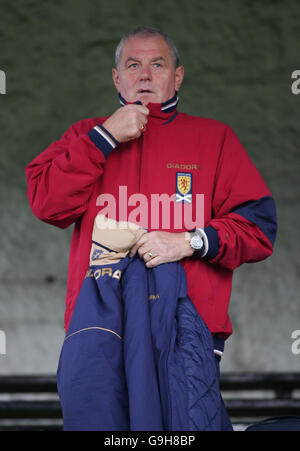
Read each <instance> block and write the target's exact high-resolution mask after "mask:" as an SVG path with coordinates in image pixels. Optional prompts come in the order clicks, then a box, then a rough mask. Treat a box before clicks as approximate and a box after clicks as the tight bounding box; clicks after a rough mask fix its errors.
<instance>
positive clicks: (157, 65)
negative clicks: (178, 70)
mask: <svg viewBox="0 0 300 451" xmlns="http://www.w3.org/2000/svg"><path fill="white" fill-rule="evenodd" d="M154 67H155V68H156V69H158V68H160V67H162V65H161V64H160V63H154Z"/></svg>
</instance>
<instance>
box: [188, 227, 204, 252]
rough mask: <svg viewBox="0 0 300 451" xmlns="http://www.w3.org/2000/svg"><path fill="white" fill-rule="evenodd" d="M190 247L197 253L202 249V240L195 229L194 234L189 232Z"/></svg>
mask: <svg viewBox="0 0 300 451" xmlns="http://www.w3.org/2000/svg"><path fill="white" fill-rule="evenodd" d="M190 246H191V247H192V248H193V249H194V250H195V251H199V250H200V249H202V247H203V239H202V237H201V234H200V232H199V230H197V229H196V230H195V231H194V232H190Z"/></svg>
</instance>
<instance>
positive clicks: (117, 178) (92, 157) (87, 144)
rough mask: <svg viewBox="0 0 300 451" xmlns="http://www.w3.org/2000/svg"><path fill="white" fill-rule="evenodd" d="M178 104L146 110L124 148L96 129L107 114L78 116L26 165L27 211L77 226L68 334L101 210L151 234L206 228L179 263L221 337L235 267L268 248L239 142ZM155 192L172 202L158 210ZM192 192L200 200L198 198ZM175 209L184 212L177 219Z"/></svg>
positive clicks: (260, 188)
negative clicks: (199, 248) (201, 252)
mask: <svg viewBox="0 0 300 451" xmlns="http://www.w3.org/2000/svg"><path fill="white" fill-rule="evenodd" d="M120 99H121V103H122V102H123V103H126V101H125V100H124V99H122V98H121V96H120ZM177 103H178V98H177V95H175V96H174V98H172V99H170V100H169V101H168V102H164V103H163V104H148V105H147V107H148V108H149V110H150V114H149V116H148V123H147V128H146V131H145V132H144V133H143V134H142V136H141V137H140V138H138V139H135V140H132V141H129V142H127V143H122V144H118V143H117V142H116V141H115V139H114V137H112V136H111V135H110V134H109V133H108V132H107V131H106V130H105V128H102V126H101V124H102V123H103V122H104V121H105V120H106V117H105V118H94V119H84V120H81V121H79V122H77V123H75V124H74V125H72V126H71V127H70V128H69V129H68V130H67V131H66V132H65V133H64V134H63V136H62V137H61V138H60V139H59V140H58V141H56V142H54V143H52V144H51V145H50V146H49V147H48V148H47V149H46V150H44V151H43V152H42V153H41V154H40V155H38V156H37V157H36V158H35V159H34V160H33V161H32V162H31V163H30V164H29V165H28V166H27V168H26V176H27V181H28V191H27V194H28V199H29V202H30V206H31V209H32V211H33V213H34V214H35V215H36V216H37V217H38V218H39V219H41V220H42V221H45V222H47V223H49V224H52V225H55V226H57V227H61V228H66V227H68V226H70V225H71V224H74V225H75V226H74V231H73V236H72V242H71V250H70V256H69V270H68V284H67V294H66V313H65V328H66V330H67V328H68V325H69V322H70V318H71V315H72V311H73V308H74V305H75V302H76V299H77V296H78V293H79V291H80V287H81V284H82V282H83V279H84V277H85V274H86V271H87V269H88V265H89V254H90V249H91V237H92V228H93V223H94V219H95V216H96V214H97V213H98V212H99V211H100V210H102V211H103V212H104V210H103V209H105V212H106V213H107V215H108V216H115V217H114V219H116V220H122V219H125V220H127V219H128V220H129V221H133V220H135V221H136V222H138V223H139V225H143V226H145V227H146V228H148V230H149V231H152V230H155V229H156V230H166V231H169V232H182V231H184V230H186V229H191V228H193V227H189V224H190V222H191V221H190V220H189V221H188V220H187V221H185V218H186V217H188V218H192V219H193V220H194V223H195V224H194V225H195V226H197V227H204V231H205V233H206V236H207V239H208V243H209V248H208V252H207V254H206V255H205V257H202V258H201V256H200V257H199V256H198V257H192V258H185V259H183V260H182V261H181V263H182V265H183V267H184V269H185V273H186V276H187V282H188V294H189V296H190V298H191V299H192V301H193V302H194V304H195V306H196V308H197V310H198V312H199V314H200V315H201V316H202V318H203V319H204V321H205V322H206V324H207V326H208V327H209V329H210V331H211V332H212V333H213V334H215V335H220V336H222V337H224V338H227V337H228V336H229V335H230V334H231V333H232V326H231V322H230V319H229V316H228V305H229V300H230V295H231V287H232V274H233V270H234V269H235V268H236V267H238V266H239V265H241V264H242V263H244V262H255V261H260V260H263V259H265V258H266V257H268V256H269V255H271V253H272V251H273V244H274V240H275V236H276V210H275V204H274V201H273V199H272V196H271V194H270V192H269V190H268V188H267V186H266V184H265V182H264V181H263V179H262V177H261V176H260V174H259V172H258V171H257V169H256V168H255V166H254V165H253V163H252V162H251V160H250V158H249V157H248V155H247V153H246V151H245V150H244V148H243V146H242V145H241V143H240V141H239V140H238V138H237V137H236V135H235V134H234V133H233V131H232V130H231V128H230V127H228V126H227V125H225V124H222V123H220V122H218V121H215V120H212V119H205V118H201V117H196V116H191V115H187V114H184V113H180V112H178V111H177ZM120 187H122V188H121V190H123V191H122V193H121V191H120ZM120 193H121V197H122V199H121V205H119V197H120ZM153 194H159V195H161V194H163V196H162V197H161V199H163V197H165V198H166V199H171V200H172V202H171V203H169V204H168V203H164V202H162V204H161V205H162V206H161V208H160V210H159V211H158V208H157V205H158V204H157V203H156V204H155V207H154V208H153V205H154V201H153ZM197 194H198V196H199V195H200V194H201V195H202V196H199V198H197V199H196V197H197ZM151 195H152V197H151ZM112 196H114V197H112ZM126 196H127V198H126ZM171 196H172V197H171ZM154 198H155V201H157V196H156V197H155V196H154ZM126 199H128V200H127V203H126ZM201 199H202V200H201ZM105 200H106V201H107V202H106V203H105ZM147 201H148V204H147ZM142 204H143V205H142ZM168 205H169V206H170V205H171V207H170V211H168ZM151 206H152V209H151ZM179 207H180V208H183V207H184V208H187V210H186V211H184V212H183V213H182V216H180V215H179V216H178V214H179V213H178V210H176V209H178V208H179ZM202 207H203V208H202ZM175 211H176V212H177V213H176V214H175V213H174V212H175ZM199 212H200V213H201V214H200V213H199ZM158 213H160V215H159V214H158ZM191 213H192V216H190V215H191ZM130 215H131V217H130ZM180 217H181V219H182V221H181V224H180V221H179V222H178V218H180ZM167 220H169V224H168V221H167ZM143 221H144V224H143ZM164 221H165V222H164ZM180 226H181V227H180Z"/></svg>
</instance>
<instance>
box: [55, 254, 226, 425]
mask: <svg viewBox="0 0 300 451" xmlns="http://www.w3.org/2000/svg"><path fill="white" fill-rule="evenodd" d="M100 249H101V248H100V247H98V249H97V246H96V249H94V251H93V252H94V254H93V255H96V258H97V252H98V254H99V252H100V253H101V252H102V251H101V250H100ZM57 385H58V392H59V396H60V401H61V406H62V412H63V422H64V430H88V431H94V430H98V431H99V430H106V431H108V430H110V431H111V430H119V431H122V430H131V431H151V430H153V431H158V430H159V431H191V430H192V431H197V430H199V431H206V430H232V426H231V423H230V421H229V418H228V415H227V412H226V409H225V407H224V403H223V400H222V396H221V393H220V388H219V363H218V361H217V359H216V357H215V354H214V341H213V338H212V335H211V333H210V331H209V330H208V328H207V326H206V325H205V323H204V322H203V320H202V319H201V317H200V316H199V314H198V312H197V311H196V309H195V307H194V305H193V303H192V302H191V300H190V299H189V297H188V295H187V283H186V277H185V272H184V269H183V267H182V265H180V263H165V264H162V265H159V266H157V267H155V268H152V269H148V268H146V267H145V264H144V262H143V260H141V259H140V258H139V257H134V258H130V257H129V256H128V255H127V256H125V257H123V258H121V259H120V260H119V261H117V262H116V263H111V264H100V265H97V264H96V265H95V264H94V265H91V266H90V268H89V270H88V272H87V275H86V277H85V279H84V282H83V284H82V287H81V291H80V293H79V296H78V299H77V302H76V305H75V309H74V312H73V315H72V318H71V322H70V326H69V329H68V331H67V334H66V337H65V340H64V343H63V346H62V350H61V355H60V359H59V365H58V371H57Z"/></svg>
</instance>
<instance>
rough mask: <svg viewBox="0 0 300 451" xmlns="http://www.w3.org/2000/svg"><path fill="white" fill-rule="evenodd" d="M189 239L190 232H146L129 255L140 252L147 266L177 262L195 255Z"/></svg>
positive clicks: (152, 266)
mask: <svg viewBox="0 0 300 451" xmlns="http://www.w3.org/2000/svg"><path fill="white" fill-rule="evenodd" d="M189 240H190V236H189V233H188V232H182V233H170V232H160V231H157V232H149V233H145V234H144V235H143V236H142V237H141V238H140V239H139V241H137V242H136V243H135V245H134V246H133V247H132V248H131V250H130V254H129V256H130V257H133V256H134V255H135V254H136V252H138V253H139V256H140V257H141V258H142V259H143V260H144V261H145V263H146V266H147V268H154V267H155V266H158V265H160V264H161V263H169V262H175V261H178V260H181V259H182V258H184V257H190V256H191V255H193V253H194V251H193V249H192V248H191V246H190V243H189Z"/></svg>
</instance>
